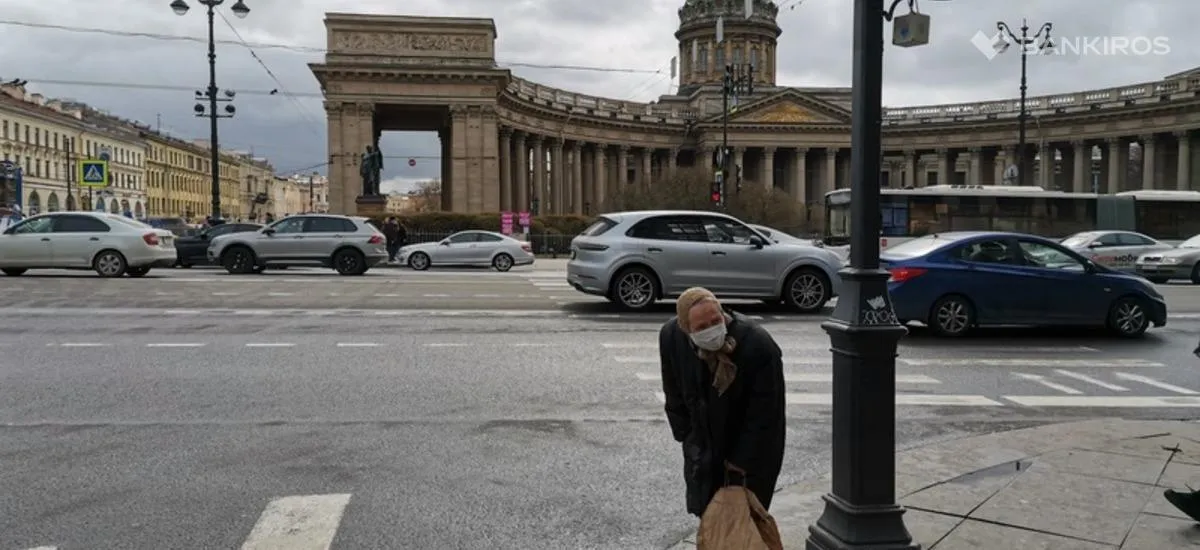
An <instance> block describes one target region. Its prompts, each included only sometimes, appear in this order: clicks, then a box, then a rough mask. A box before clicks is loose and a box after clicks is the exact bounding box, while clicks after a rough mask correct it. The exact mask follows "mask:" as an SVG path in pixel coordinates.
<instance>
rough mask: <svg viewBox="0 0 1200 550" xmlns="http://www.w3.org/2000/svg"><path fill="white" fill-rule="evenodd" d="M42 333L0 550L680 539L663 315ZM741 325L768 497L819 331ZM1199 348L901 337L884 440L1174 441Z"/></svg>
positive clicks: (20, 364)
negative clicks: (748, 341)
mask: <svg viewBox="0 0 1200 550" xmlns="http://www.w3.org/2000/svg"><path fill="white" fill-rule="evenodd" d="M405 275H407V274H405V273H401V274H397V275H381V278H382V277H397V276H399V277H404V276H405ZM508 275H512V274H505V276H508ZM28 281H35V279H32V278H31V279H22V280H21V284H25V285H31V284H35V283H29V282H28ZM36 281H40V279H36ZM3 282H5V283H8V282H9V281H7V280H4V281H3ZM129 282H136V283H147V282H148V281H129ZM80 283H82V281H80ZM95 283H96V280H94V279H89V280H88V282H87V283H83V284H88V285H92V284H95ZM99 283H100V285H107V284H109V283H118V284H124V283H126V281H99ZM195 284H196V283H181V282H174V283H161V284H159V285H158V286H155V287H148V288H160V287H161V288H178V289H180V290H181V291H183V292H185V293H198V291H196V289H195V288H194V286H195ZM263 284H264V283H247V284H246V285H244V286H250V285H263ZM288 284H292V283H288ZM339 284H340V283H339ZM365 284H367V283H346V284H342V287H343V288H344V287H349V286H351V285H365ZM494 284H505V285H512V284H517V283H507V282H506V283H494ZM525 284H530V286H536V285H532V283H525ZM168 285H175V286H174V287H170V286H168ZM269 287H271V288H274V285H273V284H271V285H269ZM33 288H35V287H33V286H31V287H29V290H32V289H33ZM235 288H237V289H240V287H235ZM295 288H296V292H297V293H298V294H297V298H296V299H297V300H299V299H300V298H299V296H300V295H301V294H303V295H304V296H308V297H309V298H308V299H309V300H310V301H309V302H303V303H305V304H315V303H318V301H317V299H316V298H311V296H314V295H315V294H317V293H316V292H315V291H313V290H312V287H306V286H297V287H295ZM355 288H357V287H355ZM277 292H284V291H282V290H280V291H277ZM478 292H480V293H482V291H478ZM530 292H539V291H530ZM541 292H546V293H547V294H549V292H547V290H543V291H541ZM279 298H284V297H282V296H281V297H279ZM150 300H153V298H150V297H149V296H148V295H147V294H146V293H143V294H141V295H132V296H129V295H127V296H125V298H124V302H122V305H123V307H129V308H132V307H136V306H139V305H141V304H144V303H145V302H147V301H150ZM256 303H257V302H256ZM319 303H322V304H324V303H326V302H319ZM438 303H442V304H445V303H446V302H445V301H441V302H438ZM470 304H471V307H473V308H477V309H481V310H482V309H486V308H487V307H488V306H489V304H490V303H488V302H485V301H483V300H476V301H474V302H470ZM72 305H74V306H79V305H80V304H78V303H76V304H72ZM87 306H89V307H95V306H94V304H87ZM308 307H312V306H311V305H309V306H308ZM528 311H533V310H532V309H530V310H528ZM45 313H49V314H47V315H20V316H18V315H4V316H0V358H2V359H0V472H4V475H3V476H0V510H2V511H3V513H0V549H2V550H8V549H10V548H11V549H25V548H33V547H39V546H57V547H59V548H63V549H68V548H123V549H131V550H140V549H161V548H182V549H191V548H197V549H213V548H239V547H240V546H241V545H242V544H243V542H244V541H246V540H247V538H248V537H253V536H254V535H253V533H252V532H253V531H255V525H256V522H262V521H264V520H263V519H262V518H263V517H266V516H269V515H270V514H268V513H267V512H264V510H269V508H270V507H271V506H272V501H273V500H274V499H279V498H280V497H288V496H292V495H350V496H349V504H348V505H346V507H345V508H344V510H342V511H341V513H340V515H339V516H338V517H337V519H336V520H331V521H330V522H328V523H330V525H331V526H332V527H330V529H331V532H330V534H329V535H328V536H331V537H333V541H334V542H333V548H335V549H359V548H362V549H377V548H394V549H405V548H470V549H473V548H522V549H529V550H537V549H542V548H546V549H555V550H558V549H563V548H613V549H618V548H619V549H641V548H647V549H655V548H666V547H668V546H670V545H671V544H673V543H674V542H676V541H677V540H678V539H679V538H681V537H683V536H684V535H685V534H686V533H687V532H688V531H689V530H691V529H694V528H695V525H696V522H695V520H694V519H693V518H690V517H688V516H687V515H686V514H685V512H684V510H683V500H682V484H681V479H680V478H681V474H680V464H681V461H680V457H679V450H678V447H677V445H675V444H674V443H673V442H672V441H671V440H670V436H669V431H668V429H667V427H666V425H665V423H664V421H663V414H662V409H661V402H660V401H659V399H658V396H657V395H656V392H657V391H659V390H660V388H659V382H658V381H657V380H656V373H657V365H656V364H655V351H654V349H653V345H654V342H655V333H656V330H657V324H656V323H657V321H658V318H659V317H662V316H665V312H660V313H656V314H652V315H642V316H621V317H606V316H604V315H605V314H595V315H592V314H587V313H585V314H580V315H578V316H576V317H574V318H572V317H565V316H538V315H533V314H530V315H524V316H512V317H503V316H502V317H486V316H479V317H478V318H476V317H474V316H463V317H439V316H403V315H397V316H388V315H377V316H372V315H365V314H361V312H360V313H352V314H334V315H330V314H326V313H321V312H319V311H308V312H303V311H301V312H293V313H290V314H287V315H274V314H269V312H268V313H267V314H254V315H241V314H237V313H236V312H233V313H228V314H225V313H221V312H211V313H208V314H188V313H183V312H167V311H160V312H157V313H147V312H145V311H142V312H132V311H131V312H124V313H114V314H111V315H106V314H103V313H102V309H93V310H86V311H79V312H72V311H70V310H64V309H60V310H58V311H57V312H53V311H52V310H45ZM762 316H763V317H764V322H765V323H766V325H767V326H768V327H769V330H771V331H772V333H773V334H774V335H775V336H776V338H777V340H778V341H779V342H780V344H781V346H782V347H783V348H784V350H785V355H786V357H787V367H786V368H787V372H788V376H789V380H790V382H789V387H788V391H789V401H790V402H791V403H792V405H790V406H789V435H788V450H787V457H786V463H785V468H784V472H785V473H784V476H783V479H781V484H787V483H791V482H794V481H797V480H800V479H804V478H811V477H814V476H818V475H820V474H822V473H823V472H825V471H826V470H827V468H828V464H827V460H828V452H827V451H828V444H829V408H828V406H827V404H825V403H824V402H823V400H827V398H828V392H829V388H830V385H829V380H828V377H829V376H830V375H831V371H830V369H829V364H828V351H827V349H828V339H827V338H826V337H825V335H824V334H823V333H822V332H821V331H820V329H819V324H818V323H819V320H820V319H819V318H815V317H799V316H790V315H778V316H775V315H770V314H764V315H762ZM1197 333H1200V321H1191V320H1182V321H1179V322H1173V323H1172V324H1171V325H1170V326H1168V327H1166V328H1165V329H1162V330H1155V331H1153V332H1152V334H1150V335H1149V336H1148V337H1147V338H1146V339H1144V340H1142V341H1135V342H1128V341H1119V340H1111V339H1107V338H1104V337H1098V336H1097V335H1096V334H1095V332H1093V331H1072V332H1056V333H1047V332H1045V331H989V332H987V333H984V334H981V335H979V336H976V337H972V338H969V339H965V340H960V341H954V342H945V341H941V340H937V339H933V338H931V337H930V336H928V335H927V334H925V333H923V332H921V331H919V330H916V331H914V332H913V333H912V334H911V335H910V336H909V337H908V338H907V339H906V340H905V341H904V344H903V346H902V349H901V356H900V363H899V366H898V369H897V375H898V376H897V380H898V383H897V389H898V394H899V395H898V398H897V399H898V400H899V401H902V402H904V403H906V404H904V405H901V406H899V407H898V412H897V417H898V425H897V437H898V441H899V442H900V444H901V445H904V446H908V445H916V444H919V443H922V442H928V441H931V440H937V439H942V438H952V437H958V436H962V435H966V434H969V433H977V432H984V431H993V430H1003V429H1010V428H1015V427H1023V426H1027V425H1031V424H1037V423H1044V422H1052V421H1060V420H1065V419H1076V418H1081V417H1092V416H1115V415H1120V416H1126V417H1137V418H1196V417H1197V416H1198V415H1200V413H1198V412H1197V411H1200V409H1198V408H1195V407H1196V405H1197V403H1196V400H1197V399H1198V398H1197V395H1198V394H1200V377H1198V376H1197V375H1196V374H1195V372H1196V370H1195V368H1196V366H1197V360H1196V359H1195V358H1194V357H1193V356H1191V354H1190V351H1191V348H1192V347H1193V346H1194V344H1195V339H1196V334H1197ZM1020 375H1028V376H1020ZM1038 377H1040V378H1038ZM1089 379H1090V380H1091V381H1092V382H1088V381H1087V380H1089ZM1096 382H1099V383H1100V384H1102V385H1098V384H1096ZM1047 383H1048V384H1049V385H1048V384H1047ZM1105 385H1106V386H1107V387H1105ZM1055 386H1057V389H1056V388H1055ZM1063 388H1067V389H1069V390H1071V391H1064V389H1063ZM1113 388H1117V389H1113ZM1072 392H1074V393H1072ZM1079 398H1085V399H1091V401H1086V402H1084V403H1085V404H1084V405H1078V404H1072V403H1078V402H1077V401H1071V400H1072V399H1079ZM1125 398H1137V399H1141V400H1142V401H1141V403H1142V406H1131V405H1130V403H1135V402H1137V399H1135V400H1133V401H1130V400H1129V399H1125ZM1039 399H1040V400H1041V401H1038V400H1039ZM1122 399H1124V400H1122ZM1031 400H1032V401H1031ZM1030 402H1035V403H1039V404H1038V405H1036V406H1031V405H1028V404H1022V403H1030ZM1088 403H1090V404H1088ZM1147 403H1148V404H1149V406H1146V404H1147ZM1117 404H1119V405H1117ZM327 527H328V526H327ZM312 536H313V537H315V538H313V539H312V540H316V538H319V536H318V535H312Z"/></svg>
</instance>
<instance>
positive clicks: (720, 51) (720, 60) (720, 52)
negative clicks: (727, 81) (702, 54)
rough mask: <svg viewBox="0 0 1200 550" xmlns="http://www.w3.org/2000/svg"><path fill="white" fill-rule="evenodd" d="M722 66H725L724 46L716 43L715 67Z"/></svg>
mask: <svg viewBox="0 0 1200 550" xmlns="http://www.w3.org/2000/svg"><path fill="white" fill-rule="evenodd" d="M724 67H725V46H724V45H721V44H718V45H717V66H716V68H717V69H721V68H724Z"/></svg>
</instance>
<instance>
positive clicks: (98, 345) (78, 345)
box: [46, 342, 112, 348]
mask: <svg viewBox="0 0 1200 550" xmlns="http://www.w3.org/2000/svg"><path fill="white" fill-rule="evenodd" d="M53 345H55V344H46V346H47V347H49V346H53ZM57 345H58V347H60V348H106V347H108V346H110V345H112V344H107V343H104V342H63V343H61V344H57Z"/></svg>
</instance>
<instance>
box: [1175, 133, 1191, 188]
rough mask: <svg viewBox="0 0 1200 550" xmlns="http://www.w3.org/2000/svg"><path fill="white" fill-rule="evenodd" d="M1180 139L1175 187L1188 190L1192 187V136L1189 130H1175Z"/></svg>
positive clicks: (1176, 136)
mask: <svg viewBox="0 0 1200 550" xmlns="http://www.w3.org/2000/svg"><path fill="white" fill-rule="evenodd" d="M1175 138H1176V139H1178V140H1179V159H1178V161H1177V165H1176V167H1175V169H1176V173H1175V188H1176V189H1178V190H1180V191H1188V190H1190V189H1191V188H1192V181H1191V180H1192V136H1191V133H1190V132H1188V131H1186V130H1185V131H1183V132H1175Z"/></svg>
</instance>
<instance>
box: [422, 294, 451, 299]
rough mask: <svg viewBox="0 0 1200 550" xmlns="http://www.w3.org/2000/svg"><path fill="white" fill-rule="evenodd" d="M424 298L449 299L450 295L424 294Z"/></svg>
mask: <svg viewBox="0 0 1200 550" xmlns="http://www.w3.org/2000/svg"><path fill="white" fill-rule="evenodd" d="M421 297H422V298H449V297H450V295H449V294H422V295H421Z"/></svg>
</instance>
